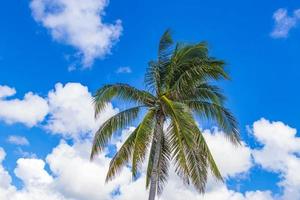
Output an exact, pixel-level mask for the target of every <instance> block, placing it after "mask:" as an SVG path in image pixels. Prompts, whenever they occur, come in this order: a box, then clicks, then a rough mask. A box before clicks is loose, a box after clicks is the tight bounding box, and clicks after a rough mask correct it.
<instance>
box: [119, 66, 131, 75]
mask: <svg viewBox="0 0 300 200" xmlns="http://www.w3.org/2000/svg"><path fill="white" fill-rule="evenodd" d="M131 72H132V70H131V68H130V67H119V68H118V69H117V70H116V73H117V74H130V73H131Z"/></svg>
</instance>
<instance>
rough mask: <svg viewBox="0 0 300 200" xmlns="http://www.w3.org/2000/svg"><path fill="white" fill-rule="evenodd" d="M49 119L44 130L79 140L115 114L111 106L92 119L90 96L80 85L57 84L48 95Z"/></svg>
mask: <svg viewBox="0 0 300 200" xmlns="http://www.w3.org/2000/svg"><path fill="white" fill-rule="evenodd" d="M48 102H49V119H48V120H47V124H46V128H47V130H49V131H50V132H51V133H54V134H61V135H63V136H64V137H71V138H77V139H78V138H79V137H81V136H84V135H86V134H90V133H91V132H94V131H95V130H96V129H97V128H98V127H99V126H100V125H101V124H102V123H103V122H105V121H106V120H107V119H108V118H109V117H110V116H112V115H114V114H116V113H117V112H118V109H114V108H113V106H112V104H111V103H109V104H107V106H106V110H105V111H104V112H103V114H102V115H100V116H99V118H98V119H97V120H95V118H94V107H93V102H92V94H91V93H90V92H89V91H88V88H87V87H85V86H83V85H81V84H80V83H67V84H65V85H63V84H61V83H57V84H56V85H55V89H54V90H52V91H50V92H49V94H48Z"/></svg>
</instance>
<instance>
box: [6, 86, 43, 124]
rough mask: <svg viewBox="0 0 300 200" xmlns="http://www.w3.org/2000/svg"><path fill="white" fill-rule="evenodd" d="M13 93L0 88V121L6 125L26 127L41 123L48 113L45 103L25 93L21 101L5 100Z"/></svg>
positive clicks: (8, 89)
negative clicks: (20, 124) (23, 125)
mask: <svg viewBox="0 0 300 200" xmlns="http://www.w3.org/2000/svg"><path fill="white" fill-rule="evenodd" d="M15 93H16V92H15V90H14V89H13V88H10V87H8V86H2V87H1V88H0V95H1V98H0V120H2V121H4V122H6V123H8V124H13V123H23V124H25V125H26V126H28V127H32V126H34V125H36V124H37V123H39V122H41V121H43V119H44V118H45V116H46V115H47V113H48V104H47V101H46V100H45V99H43V98H42V97H40V96H39V95H36V94H33V93H32V92H28V93H26V94H25V96H24V98H23V99H9V100H8V99H5V98H6V97H8V96H12V95H14V94H15Z"/></svg>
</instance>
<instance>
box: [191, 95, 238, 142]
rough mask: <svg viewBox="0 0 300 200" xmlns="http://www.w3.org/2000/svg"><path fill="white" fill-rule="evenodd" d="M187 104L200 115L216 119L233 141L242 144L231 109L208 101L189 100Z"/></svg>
mask: <svg viewBox="0 0 300 200" xmlns="http://www.w3.org/2000/svg"><path fill="white" fill-rule="evenodd" d="M186 104H187V105H188V106H189V108H190V109H192V110H193V111H195V112H197V114H199V115H200V116H202V117H204V118H207V119H214V120H215V121H216V122H217V123H218V125H219V126H220V128H221V129H222V130H223V131H224V132H225V134H226V135H227V136H228V137H229V139H230V141H231V142H233V143H234V144H240V135H239V132H238V128H237V126H238V124H237V121H236V120H235V118H234V117H233V115H232V114H231V113H230V111H229V110H227V109H226V108H224V107H223V106H221V105H219V104H216V103H212V102H206V101H194V100H190V101H189V100H188V101H186Z"/></svg>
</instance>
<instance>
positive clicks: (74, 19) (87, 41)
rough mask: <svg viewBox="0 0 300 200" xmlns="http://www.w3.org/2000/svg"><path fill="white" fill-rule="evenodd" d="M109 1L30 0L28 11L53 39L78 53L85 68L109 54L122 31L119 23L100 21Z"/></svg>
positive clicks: (118, 21)
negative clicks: (29, 10)
mask: <svg viewBox="0 0 300 200" xmlns="http://www.w3.org/2000/svg"><path fill="white" fill-rule="evenodd" d="M107 5H108V0H32V1H31V4H30V8H31V10H32V15H33V17H34V19H35V20H36V21H37V22H40V23H41V24H42V25H43V26H44V27H46V28H47V29H48V30H49V31H50V33H51V35H52V37H53V39H54V40H56V41H59V42H62V43H65V44H68V45H71V46H73V47H75V48H76V49H77V50H78V54H79V56H80V57H81V58H82V64H83V66H84V67H91V65H92V64H93V62H94V60H95V59H96V58H102V57H104V56H105V55H106V54H108V53H110V50H111V48H112V46H113V44H114V43H115V42H117V41H118V39H119V37H120V35H121V32H122V25H121V21H120V20H117V21H116V23H115V24H108V23H105V22H103V16H104V14H105V12H104V9H105V7H106V6H107Z"/></svg>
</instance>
